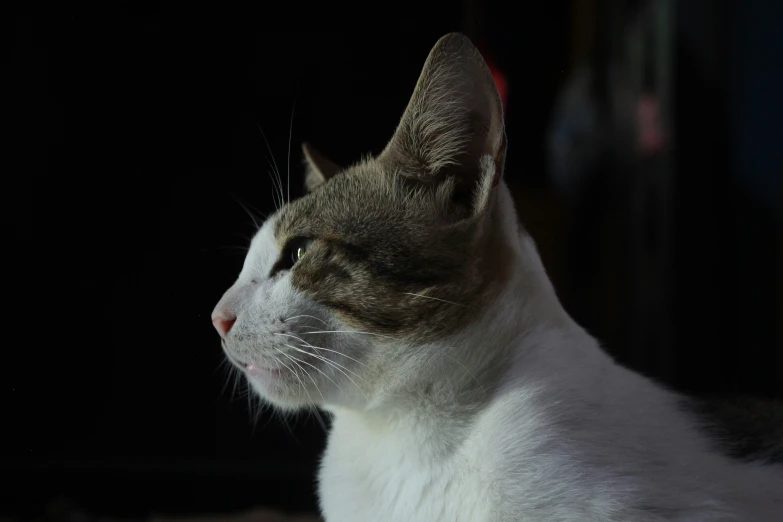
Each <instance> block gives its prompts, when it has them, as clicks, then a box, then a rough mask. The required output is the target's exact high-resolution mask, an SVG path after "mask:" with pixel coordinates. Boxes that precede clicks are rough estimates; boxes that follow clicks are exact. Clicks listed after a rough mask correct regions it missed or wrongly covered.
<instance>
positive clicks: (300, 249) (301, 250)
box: [291, 239, 311, 264]
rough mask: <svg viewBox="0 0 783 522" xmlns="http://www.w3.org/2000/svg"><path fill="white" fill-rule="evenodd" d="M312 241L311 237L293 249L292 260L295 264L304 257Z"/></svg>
mask: <svg viewBox="0 0 783 522" xmlns="http://www.w3.org/2000/svg"><path fill="white" fill-rule="evenodd" d="M310 243H311V241H310V240H309V239H308V240H306V241H303V242H302V243H300V244H299V245H297V246H296V247H295V249H293V250H292V251H291V261H293V263H294V264H296V262H297V261H299V260H300V259H302V258H303V257H304V255H305V252H307V247H309V246H310Z"/></svg>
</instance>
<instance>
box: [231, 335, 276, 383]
mask: <svg viewBox="0 0 783 522" xmlns="http://www.w3.org/2000/svg"><path fill="white" fill-rule="evenodd" d="M221 346H222V347H223V353H225V354H226V358H227V359H228V360H229V362H230V363H231V364H233V365H234V366H236V367H237V368H238V369H240V370H242V371H243V372H245V373H246V374H248V375H252V376H255V377H270V376H279V375H280V373H281V368H280V367H275V366H268V365H263V364H258V363H253V362H244V361H241V360H239V359H238V358H237V357H235V356H234V355H232V354H231V352H230V351H229V350H228V349H227V348H226V342H225V341H223V342H222V343H221Z"/></svg>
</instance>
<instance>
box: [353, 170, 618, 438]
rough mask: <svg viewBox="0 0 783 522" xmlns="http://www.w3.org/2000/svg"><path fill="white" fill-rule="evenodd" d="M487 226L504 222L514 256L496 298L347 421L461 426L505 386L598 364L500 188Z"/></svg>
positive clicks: (407, 363) (591, 343) (592, 344)
mask: <svg viewBox="0 0 783 522" xmlns="http://www.w3.org/2000/svg"><path fill="white" fill-rule="evenodd" d="M494 219H499V220H502V221H504V223H503V225H501V226H502V229H503V230H504V235H505V240H506V241H507V244H508V245H509V246H511V251H512V252H513V256H515V259H510V260H509V262H510V263H512V264H513V267H514V269H513V270H511V273H510V274H511V275H510V278H509V280H508V281H507V283H506V285H505V287H504V289H503V291H502V292H500V293H499V295H498V296H497V297H496V298H495V299H494V300H493V302H492V303H491V304H490V306H488V307H487V308H486V309H485V311H484V312H483V313H482V316H481V317H480V318H479V319H477V320H475V321H474V322H473V323H472V324H471V325H469V326H467V327H465V328H464V329H462V330H461V331H459V332H457V333H455V334H454V335H453V336H450V337H449V338H446V339H443V340H441V341H439V342H438V343H437V344H438V346H428V347H426V349H422V350H421V352H422V353H428V354H431V353H437V354H439V356H438V357H437V358H434V357H429V358H422V359H416V358H413V359H409V360H406V361H405V362H404V363H403V365H402V366H401V367H399V368H395V370H394V374H395V376H394V378H393V379H389V380H388V381H387V382H384V383H383V384H382V386H381V388H382V390H379V393H378V394H377V395H376V398H375V400H374V401H373V403H372V404H371V405H370V406H369V407H368V408H366V409H364V410H363V411H352V412H351V415H357V416H359V417H361V418H363V419H364V420H365V421H366V422H368V423H370V424H373V425H376V427H377V428H378V429H383V427H384V426H392V425H395V424H396V425H409V424H412V423H410V422H409V421H410V420H411V418H412V417H415V418H416V419H417V422H416V424H417V425H419V426H422V425H426V424H428V423H429V422H430V421H431V422H432V423H436V424H437V423H446V424H448V423H450V422H451V421H452V420H453V421H454V422H458V423H464V422H465V421H466V419H467V417H469V416H472V415H476V414H479V413H480V412H481V411H482V410H483V409H484V408H485V407H486V405H487V404H489V403H491V402H492V401H493V400H494V398H496V397H497V396H498V394H500V393H503V390H504V389H505V388H507V387H508V386H518V385H519V383H520V382H522V383H524V382H525V381H528V382H530V383H531V385H535V384H536V383H537V382H538V381H539V380H540V379H542V378H545V376H546V374H547V373H552V372H556V371H560V370H561V369H560V368H559V366H562V365H563V364H564V361H565V364H568V362H567V361H579V362H578V363H577V362H575V363H576V364H579V363H582V364H585V363H586V361H588V360H590V361H596V360H597V359H601V358H602V356H603V353H602V352H600V350H598V348H597V344H596V342H595V341H594V340H593V339H592V338H591V337H590V336H589V335H588V334H587V333H586V332H585V331H584V330H583V329H582V328H581V327H579V326H578V325H577V324H576V323H575V322H574V321H573V320H572V319H571V318H570V316H568V314H567V313H566V312H565V310H564V309H563V307H562V306H561V304H560V302H559V301H558V299H557V296H556V295H555V291H554V289H553V287H552V285H551V283H550V281H549V279H548V277H547V276H546V273H545V271H544V268H543V265H542V264H541V261H540V258H539V256H538V253H537V251H536V248H535V245H534V243H533V241H532V239H531V238H530V237H529V236H527V234H526V233H524V232H521V231H520V230H519V227H518V225H517V221H516V220H517V218H516V213H515V211H514V208H513V202H512V200H511V196H510V194H509V192H508V190H507V188H506V187H505V186H504V185H501V187H500V190H499V200H498V206H497V210H496V215H495V216H494ZM388 349H394V348H393V347H389V348H388ZM572 352H573V353H572ZM338 412H339V410H338Z"/></svg>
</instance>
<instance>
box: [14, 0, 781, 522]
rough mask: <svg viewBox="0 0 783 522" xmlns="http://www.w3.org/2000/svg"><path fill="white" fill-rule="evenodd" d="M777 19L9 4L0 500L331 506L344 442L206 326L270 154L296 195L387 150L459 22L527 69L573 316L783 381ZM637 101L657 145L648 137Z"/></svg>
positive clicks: (737, 375) (563, 284)
mask: <svg viewBox="0 0 783 522" xmlns="http://www.w3.org/2000/svg"><path fill="white" fill-rule="evenodd" d="M528 4H529V5H528ZM140 5H141V4H140ZM780 6H781V4H780V3H779V2H775V1H774V0H770V1H763V0H757V1H748V2H737V3H732V2H708V1H693V2H677V1H660V2H628V1H600V0H594V1H589V0H574V1H550V2H528V3H527V4H524V5H522V4H518V5H515V6H514V8H513V12H514V13H515V15H514V16H510V13H511V12H512V10H511V9H510V7H509V6H506V5H503V4H502V3H501V2H497V1H491V2H483V3H482V2H478V1H475V2H463V3H462V4H460V3H451V4H446V3H443V5H442V6H439V5H438V4H437V3H432V4H431V5H430V7H431V10H432V12H431V13H429V12H426V10H423V9H422V8H421V6H416V5H414V4H411V5H410V6H405V5H403V4H399V5H398V6H397V7H395V12H396V11H399V13H403V14H405V13H415V16H414V15H407V14H405V15H404V16H399V17H397V16H395V13H394V12H391V13H389V12H387V11H381V10H380V9H378V10H377V11H378V12H377V13H376V12H370V11H362V13H361V14H360V13H356V12H355V13H352V15H351V16H353V17H355V20H356V21H353V19H349V18H345V19H343V20H342V22H341V23H340V24H331V23H327V22H326V20H325V19H322V20H320V23H318V21H317V20H311V19H310V18H314V17H315V15H312V16H311V17H308V18H307V20H305V19H304V18H301V21H300V22H298V23H297V24H296V25H297V29H298V31H297V32H287V31H284V29H288V27H287V26H288V25H293V24H291V23H281V22H280V20H285V19H287V17H288V16H293V14H289V15H275V16H271V14H269V13H267V14H268V15H269V16H268V17H267V18H257V17H256V15H251V14H249V13H228V12H226V13H211V12H209V13H207V12H205V13H199V14H200V15H201V16H199V20H198V21H194V20H193V19H191V18H189V17H187V16H184V15H183V12H182V11H181V10H179V9H178V8H175V7H174V6H169V5H167V4H156V5H155V6H154V7H152V6H149V5H144V6H141V7H139V6H137V7H135V8H131V7H127V8H119V9H118V10H116V11H112V12H111V13H109V12H101V13H94V12H91V11H87V10H81V11H80V10H72V11H67V12H66V11H65V10H63V11H61V12H59V13H57V12H53V13H50V14H48V15H47V16H33V15H30V16H19V17H17V18H16V19H15V22H14V25H13V32H14V34H13V49H12V61H11V68H10V74H7V76H6V81H7V83H10V86H11V88H12V89H11V94H10V95H8V96H9V97H8V104H9V105H10V107H11V111H10V112H11V119H10V127H11V132H10V134H11V136H12V138H11V141H10V152H11V154H10V155H9V157H7V160H6V161H7V166H6V168H5V169H4V176H3V180H4V190H3V192H2V194H3V196H2V199H3V211H4V213H7V216H6V219H5V225H6V230H7V232H6V234H5V255H4V257H5V264H6V269H5V270H4V272H5V279H6V283H7V284H6V285H5V287H6V289H8V290H10V291H6V292H5V296H6V299H5V301H6V312H5V319H6V321H5V323H6V339H7V341H6V343H5V350H4V354H5V356H4V357H3V363H2V394H0V397H2V401H3V402H2V407H3V410H2V411H3V415H2V418H3V423H2V424H3V432H4V434H5V435H6V437H4V439H5V440H6V443H5V444H4V445H3V448H2V456H1V458H2V463H0V470H1V471H2V472H3V475H6V474H7V476H8V477H10V478H13V481H12V486H11V487H10V489H9V488H8V487H6V488H5V490H4V491H3V493H2V494H1V495H0V515H3V514H5V515H17V516H20V517H24V516H32V515H33V514H34V513H42V512H43V510H44V507H45V506H46V505H47V504H48V503H50V502H51V500H52V499H54V498H57V497H59V496H65V497H67V498H69V499H71V500H72V501H73V502H75V503H76V504H78V505H80V506H82V507H83V509H85V510H87V511H89V512H91V513H104V514H107V515H114V516H121V515H135V516H139V517H143V516H146V515H147V514H149V513H152V512H166V513H199V512H221V511H234V510H238V509H244V508H248V507H251V506H257V505H268V506H272V507H279V508H282V509H286V510H293V511H306V510H313V509H314V507H315V497H314V472H315V468H316V465H317V458H318V455H319V453H320V451H321V450H322V447H323V441H324V434H323V430H322V429H321V428H320V426H319V425H318V423H316V422H315V421H314V420H313V419H311V418H307V417H304V416H302V417H298V418H289V419H288V420H287V422H283V421H282V420H281V419H280V418H279V417H275V416H273V415H272V414H271V412H269V411H266V412H262V413H261V414H260V415H259V417H258V420H255V419H254V415H253V413H251V411H250V410H249V409H248V405H247V401H246V400H245V399H244V398H242V397H235V398H233V399H232V397H231V393H230V391H231V386H230V385H229V386H228V388H227V389H224V386H225V384H226V380H227V374H226V373H225V371H224V370H223V369H222V367H221V361H222V358H223V356H222V353H221V350H220V347H219V343H218V336H217V334H216V333H215V332H214V330H213V328H212V326H211V324H210V320H209V316H210V313H211V310H212V308H213V306H214V304H215V303H216V302H217V300H218V299H219V297H220V296H221V294H222V292H223V291H224V290H225V289H226V288H228V286H230V284H231V283H232V282H233V280H234V278H235V277H236V275H237V274H238V272H239V269H240V266H241V263H242V259H243V254H244V252H243V251H242V248H243V247H244V246H245V245H246V244H247V242H248V241H247V240H248V238H249V237H250V236H251V235H252V234H253V232H254V226H253V223H252V220H251V218H250V217H249V216H248V215H247V214H246V213H245V211H244V210H243V208H242V205H246V206H248V207H252V208H254V209H257V212H258V213H261V214H265V213H268V212H269V211H271V210H273V209H274V203H273V199H272V188H271V187H272V185H271V181H270V177H269V174H268V173H269V172H270V168H269V161H270V159H271V157H272V156H274V159H275V161H276V163H277V164H278V165H279V166H280V167H281V169H282V170H283V173H284V174H285V173H286V171H287V170H288V168H290V191H291V195H292V197H294V196H297V195H299V194H300V193H301V176H302V168H301V151H300V143H301V142H302V141H304V140H307V141H310V142H311V143H313V144H314V145H315V146H316V147H317V148H319V149H320V150H322V151H324V152H325V153H326V154H327V155H329V156H331V157H332V159H334V160H335V161H337V162H338V163H342V164H349V163H351V162H352V161H355V160H356V159H358V158H359V156H360V155H361V154H365V153H368V152H371V153H377V152H379V151H380V150H381V149H382V147H383V146H384V145H385V143H386V140H388V138H389V137H390V136H391V133H392V132H393V130H394V128H395V125H396V123H397V121H398V118H399V117H400V115H401V114H402V111H403V109H404V107H405V104H406V103H407V100H408V97H409V96H410V94H411V92H412V90H413V87H414V85H415V82H416V79H417V77H418V74H419V72H420V69H421V66H422V64H423V62H424V60H425V58H426V56H427V53H428V51H429V49H430V48H431V46H432V45H433V44H434V43H435V41H436V40H437V39H438V37H440V36H442V35H443V34H445V33H446V32H449V31H452V30H460V31H463V32H466V33H467V34H468V35H469V36H470V37H471V38H472V39H473V40H474V42H476V43H477V44H478V45H479V46H480V48H481V50H482V51H483V52H484V53H485V56H486V57H487V58H488V60H490V61H491V62H492V63H493V64H494V66H495V67H496V68H497V70H498V71H500V72H501V73H502V74H503V75H504V77H505V79H506V81H507V83H508V86H509V91H508V92H509V95H508V99H507V104H506V109H507V125H508V134H509V143H510V150H509V156H508V161H507V169H506V177H507V180H508V182H509V185H510V186H511V188H512V191H513V192H514V195H515V198H516V200H517V205H518V209H519V213H520V217H521V220H522V222H523V223H524V224H525V225H526V226H527V227H528V228H529V229H530V230H531V232H532V234H533V236H534V237H535V238H536V240H537V242H538V243H539V247H540V250H541V254H542V257H543V259H544V262H545V264H546V265H547V268H548V270H549V272H550V274H551V276H552V278H553V281H554V283H555V286H556V288H557V289H558V292H559V294H560V295H561V298H562V300H563V303H564V305H565V306H566V308H567V310H568V311H569V312H570V313H571V314H572V315H574V317H575V318H576V319H577V320H578V321H580V322H581V323H582V324H583V325H585V326H586V327H587V328H588V330H589V331H591V332H592V333H594V334H595V335H596V336H597V337H598V338H599V339H601V340H602V341H603V342H604V344H605V345H606V347H607V350H609V351H610V352H611V353H612V354H613V355H615V356H616V357H617V358H618V359H619V360H621V361H622V362H624V363H625V364H628V365H629V366H631V367H633V368H634V369H636V370H638V371H640V372H642V373H644V374H646V375H649V376H651V377H653V378H656V379H658V380H659V381H661V382H662V383H665V384H667V385H669V386H671V387H673V388H676V389H678V390H681V391H683V392H686V393H691V394H696V395H716V394H718V395H722V394H750V395H756V396H763V397H773V398H781V396H782V393H781V392H782V390H781V381H782V380H783V369H782V367H783V353H782V352H783V348H781V335H780V334H781V326H780V324H781V321H780V319H781V314H780V296H781V294H782V293H783V292H781V283H780V266H781V265H782V263H781V258H780V244H781V234H780V221H781V207H780V182H779V180H780V174H781V168H782V166H783V155H782V153H781V151H782V150H783V139H781V138H782V137H783V132H781V122H783V110H782V109H783V103H782V102H781V100H780V93H781V92H783V81H782V77H781V74H782V73H781V65H780V64H781V63H783V53H782V52H781V50H782V44H781V33H780V31H779V29H777V28H779V27H781V24H782V23H783V13H781V8H780ZM368 9H370V8H369V7H368ZM656 14H662V16H656ZM298 16H300V17H301V16H302V15H301V13H299V14H298ZM363 17H364V18H363ZM398 18H399V20H398ZM297 20H299V19H297ZM662 20H663V21H662ZM343 25H347V26H348V27H347V28H346V29H345V30H341V31H338V30H336V29H337V28H338V27H339V28H340V29H342V28H343V27H342V26H343ZM333 28H334V29H335V30H334V31H332V32H323V31H324V30H325V29H333ZM271 29H280V32H274V31H271ZM586 64H587V65H589V67H590V70H591V71H593V77H592V79H591V80H590V82H588V87H587V89H586V90H585V91H584V92H585V93H586V94H584V100H588V101H587V102H584V103H583V104H582V105H579V104H577V105H576V108H575V109H573V110H571V112H569V109H563V104H562V102H558V100H559V99H560V97H561V96H562V92H563V89H565V88H567V87H568V85H569V84H570V82H571V81H572V79H573V78H574V75H575V73H576V72H577V71H578V70H580V67H583V66H585V65H586ZM618 71H619V72H618ZM618 78H620V79H619V80H618ZM618 93H620V94H618ZM645 95H649V96H652V97H653V98H654V99H655V100H656V101H657V104H658V105H657V106H658V108H659V109H658V111H659V114H660V121H661V123H660V126H661V128H662V133H663V134H664V135H665V140H664V141H665V144H666V145H665V146H663V147H661V148H660V149H658V150H656V151H654V152H653V153H651V154H640V153H639V152H638V150H637V148H636V145H635V144H636V141H635V133H634V132H633V130H632V131H631V132H629V131H628V129H629V128H630V129H635V128H637V127H635V125H636V119H637V113H636V112H634V110H635V109H633V108H634V107H636V102H637V101H638V99H640V98H641V97H643V96H645ZM618 99H620V100H626V101H621V102H618V101H617V100H618ZM628 100H630V101H628ZM585 106H589V107H592V110H594V112H595V119H594V120H595V123H594V124H593V125H592V126H590V125H588V126H587V127H584V128H586V129H587V130H582V131H579V132H576V133H575V135H572V136H571V138H569V139H570V140H571V142H569V143H571V144H572V145H571V146H572V147H573V150H577V149H579V148H580V147H582V148H583V149H586V150H589V151H591V152H594V154H590V155H589V156H590V158H591V159H590V160H589V161H587V160H585V161H579V160H578V159H575V160H573V162H572V163H570V164H569V167H568V168H567V169H565V171H567V174H568V176H566V178H558V179H568V180H570V181H568V182H562V181H561V182H557V181H556V180H554V171H555V169H556V167H555V166H553V165H554V163H553V162H554V159H553V156H552V154H551V153H550V152H548V148H547V143H548V140H549V139H550V137H551V134H552V133H553V132H554V131H553V129H554V128H556V127H558V124H557V117H556V116H555V115H556V114H561V115H564V116H563V117H564V118H565V119H566V120H567V119H568V117H569V114H571V113H572V112H573V113H578V112H579V111H580V110H581V109H583V108H584V107H585ZM294 107H295V108H294ZM629 107H630V109H629ZM577 119H578V118H577ZM564 125H565V126H566V127H568V125H567V124H564ZM262 132H263V133H264V134H265V135H266V138H267V139H268V142H269V148H267V145H266V144H265V141H264V137H263V136H262ZM289 132H290V134H291V139H290V161H289V157H288V154H289ZM270 150H271V155H270ZM575 156H576V155H575ZM240 395H241V394H240Z"/></svg>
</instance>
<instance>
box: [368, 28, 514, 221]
mask: <svg viewBox="0 0 783 522" xmlns="http://www.w3.org/2000/svg"><path fill="white" fill-rule="evenodd" d="M505 156H506V132H505V127H504V123H503V106H502V103H501V101H500V95H499V94H498V90H497V87H496V86H495V82H494V80H493V78H492V74H491V73H490V71H489V68H488V67H487V64H486V63H485V62H484V58H483V57H482V56H481V54H480V53H479V51H478V49H476V48H475V47H474V46H473V44H472V43H471V42H470V40H469V39H468V38H467V37H466V36H464V35H462V34H459V33H451V34H448V35H446V36H444V37H442V38H441V39H440V40H438V42H437V43H436V44H435V46H434V47H433V48H432V50H431V51H430V54H429V56H428V57H427V61H426V62H425V64H424V68H423V70H422V72H421V75H420V76H419V81H418V83H417V84H416V90H415V91H414V93H413V96H412V97H411V100H410V102H409V103H408V107H407V108H406V109H405V113H404V114H403V116H402V119H401V121H400V124H399V126H398V127H397V130H396V131H395V133H394V136H393V137H392V139H391V141H390V142H389V144H388V145H387V146H386V148H385V149H384V151H383V152H382V153H381V154H380V156H379V157H378V159H379V160H381V161H386V162H389V164H390V165H391V166H392V167H394V168H395V169H396V170H397V171H399V172H402V173H403V174H404V175H407V176H411V177H415V178H418V179H419V180H420V181H422V182H424V183H431V184H435V183H442V182H444V181H447V180H451V181H453V183H454V191H453V194H452V199H453V200H454V201H455V202H456V203H457V204H460V205H463V206H464V207H467V209H469V212H470V213H471V214H472V215H476V214H478V213H481V212H483V211H484V210H485V209H486V207H487V206H488V204H489V202H490V200H491V197H492V193H493V191H492V188H493V187H494V186H496V185H497V184H498V182H499V181H500V178H501V176H502V175H503V168H504V165H505Z"/></svg>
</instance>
